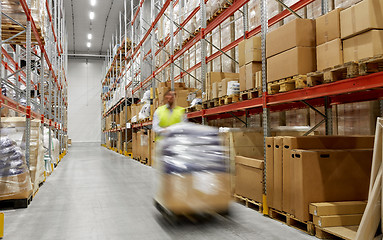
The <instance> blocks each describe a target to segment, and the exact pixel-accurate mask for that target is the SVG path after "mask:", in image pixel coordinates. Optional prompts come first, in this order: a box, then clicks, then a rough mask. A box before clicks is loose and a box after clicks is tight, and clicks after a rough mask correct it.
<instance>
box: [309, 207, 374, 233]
mask: <svg viewBox="0 0 383 240" xmlns="http://www.w3.org/2000/svg"><path fill="white" fill-rule="evenodd" d="M366 205H367V202H364V201H349V202H321V203H311V204H310V208H309V212H310V214H311V215H313V223H314V224H315V225H316V226H318V227H321V228H325V227H340V226H355V225H359V223H360V221H361V219H362V216H363V213H364V210H365V208H366Z"/></svg>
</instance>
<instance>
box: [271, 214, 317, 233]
mask: <svg viewBox="0 0 383 240" xmlns="http://www.w3.org/2000/svg"><path fill="white" fill-rule="evenodd" d="M269 217H271V218H272V219H275V220H277V221H280V222H282V223H284V224H286V225H287V226H290V227H293V228H295V229H298V230H300V231H303V232H305V233H307V234H309V235H314V234H315V226H314V224H313V223H312V222H310V221H308V222H305V221H301V220H299V219H297V218H295V217H294V216H292V215H291V214H288V213H284V212H282V211H279V210H276V209H273V208H269Z"/></svg>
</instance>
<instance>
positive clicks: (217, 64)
mask: <svg viewBox="0 0 383 240" xmlns="http://www.w3.org/2000/svg"><path fill="white" fill-rule="evenodd" d="M212 41H213V45H214V46H216V47H218V48H222V46H221V31H220V28H216V29H214V30H213V31H212ZM217 51H218V50H217V48H215V47H213V49H212V53H213V54H214V53H216V52H217ZM221 62H222V61H221V57H217V58H215V59H213V72H222V64H221Z"/></svg>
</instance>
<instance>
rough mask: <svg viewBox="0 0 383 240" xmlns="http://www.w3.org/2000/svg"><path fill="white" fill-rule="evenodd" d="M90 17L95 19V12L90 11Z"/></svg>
mask: <svg viewBox="0 0 383 240" xmlns="http://www.w3.org/2000/svg"><path fill="white" fill-rule="evenodd" d="M89 18H90V20H93V19H94V12H90V13H89Z"/></svg>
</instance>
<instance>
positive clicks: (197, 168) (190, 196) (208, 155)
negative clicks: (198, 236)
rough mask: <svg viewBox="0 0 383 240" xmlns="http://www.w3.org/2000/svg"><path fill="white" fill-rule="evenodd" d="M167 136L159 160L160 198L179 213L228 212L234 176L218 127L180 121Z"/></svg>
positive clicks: (169, 207) (171, 128)
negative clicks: (231, 183)
mask: <svg viewBox="0 0 383 240" xmlns="http://www.w3.org/2000/svg"><path fill="white" fill-rule="evenodd" d="M163 137H164V138H163V139H162V140H160V141H159V142H158V144H157V154H156V156H157V159H156V161H155V162H156V168H157V170H158V173H159V174H158V179H157V181H156V182H157V184H158V186H157V194H156V197H155V200H156V202H157V203H158V204H160V205H161V206H162V207H164V208H166V209H168V210H170V211H172V212H173V213H175V214H188V213H204V212H226V211H227V210H228V206H229V202H230V177H229V173H228V171H227V156H226V152H225V148H224V147H223V145H222V140H221V138H220V137H219V135H218V129H215V128H212V127H207V126H201V125H196V124H192V123H180V124H176V125H173V126H171V127H169V128H167V132H166V133H165V135H164V136H163Z"/></svg>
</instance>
